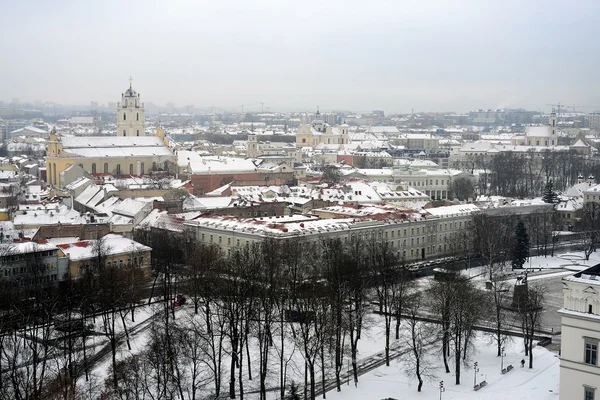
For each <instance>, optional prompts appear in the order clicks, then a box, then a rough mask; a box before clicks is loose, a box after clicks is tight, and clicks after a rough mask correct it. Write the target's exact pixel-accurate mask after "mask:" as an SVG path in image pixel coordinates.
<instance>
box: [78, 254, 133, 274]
mask: <svg viewBox="0 0 600 400" xmlns="http://www.w3.org/2000/svg"><path fill="white" fill-rule="evenodd" d="M131 262H132V258H131V257H127V263H126V264H125V261H124V260H123V259H120V260H114V261H111V260H108V261H106V266H107V267H113V266H114V267H119V268H123V267H124V266H125V265H131ZM133 263H134V264H135V265H138V266H142V265H144V257H143V256H140V257H133ZM89 267H90V265H89V264H88V263H87V262H86V263H85V264H83V265H81V266H80V267H79V269H80V270H81V271H82V272H83V271H84V270H85V269H87V268H89Z"/></svg>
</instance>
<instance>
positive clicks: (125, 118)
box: [123, 113, 127, 121]
mask: <svg viewBox="0 0 600 400" xmlns="http://www.w3.org/2000/svg"><path fill="white" fill-rule="evenodd" d="M123 121H127V113H123Z"/></svg>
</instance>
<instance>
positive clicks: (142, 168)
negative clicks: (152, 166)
mask: <svg viewBox="0 0 600 400" xmlns="http://www.w3.org/2000/svg"><path fill="white" fill-rule="evenodd" d="M140 171H141V172H140V175H144V163H141V164H140Z"/></svg>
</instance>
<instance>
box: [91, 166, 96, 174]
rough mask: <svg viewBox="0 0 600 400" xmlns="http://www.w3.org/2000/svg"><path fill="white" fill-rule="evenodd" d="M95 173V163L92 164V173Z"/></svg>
mask: <svg viewBox="0 0 600 400" xmlns="http://www.w3.org/2000/svg"><path fill="white" fill-rule="evenodd" d="M95 173H96V163H93V164H92V174H95Z"/></svg>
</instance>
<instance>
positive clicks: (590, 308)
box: [588, 304, 592, 314]
mask: <svg viewBox="0 0 600 400" xmlns="http://www.w3.org/2000/svg"><path fill="white" fill-rule="evenodd" d="M588 313H590V314H591V313H592V305H591V304H589V305H588Z"/></svg>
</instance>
